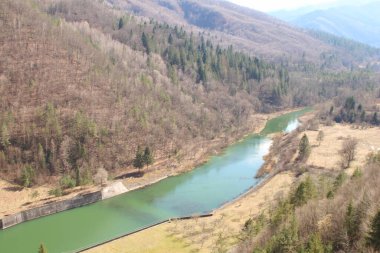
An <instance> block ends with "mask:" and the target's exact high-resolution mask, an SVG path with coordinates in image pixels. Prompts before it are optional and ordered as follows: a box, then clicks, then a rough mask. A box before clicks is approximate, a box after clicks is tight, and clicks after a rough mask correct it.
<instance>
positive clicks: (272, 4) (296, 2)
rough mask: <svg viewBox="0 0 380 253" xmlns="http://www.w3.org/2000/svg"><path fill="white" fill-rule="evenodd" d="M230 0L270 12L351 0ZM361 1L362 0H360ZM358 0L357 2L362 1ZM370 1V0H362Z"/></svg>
mask: <svg viewBox="0 0 380 253" xmlns="http://www.w3.org/2000/svg"><path fill="white" fill-rule="evenodd" d="M229 1H230V2H233V3H236V4H239V5H243V6H246V7H250V8H252V9H255V10H259V11H264V12H270V11H277V10H292V9H299V8H302V7H308V6H326V5H330V4H331V5H334V4H335V3H337V2H339V3H340V4H345V3H348V4H352V3H354V2H356V1H357V0H355V1H352V0H229ZM362 1H363V0H362ZM362 1H358V2H362ZM372 1H373V0H372ZM364 2H370V0H364Z"/></svg>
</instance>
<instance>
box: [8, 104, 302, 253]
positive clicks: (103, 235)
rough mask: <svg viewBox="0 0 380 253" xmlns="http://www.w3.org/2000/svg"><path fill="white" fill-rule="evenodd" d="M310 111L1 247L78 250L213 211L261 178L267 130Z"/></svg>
mask: <svg viewBox="0 0 380 253" xmlns="http://www.w3.org/2000/svg"><path fill="white" fill-rule="evenodd" d="M307 110H308V109H304V110H301V111H297V112H292V113H288V114H285V115H282V116H279V117H277V118H274V119H272V120H269V121H268V122H267V124H266V126H265V128H264V129H263V131H262V132H261V133H260V134H254V135H250V136H248V137H247V138H245V139H244V140H243V141H240V142H238V143H236V144H234V145H231V146H229V147H228V148H226V149H225V151H224V152H223V153H222V154H220V155H218V156H214V157H211V158H210V160H209V161H208V162H207V163H205V164H204V165H202V166H199V167H198V168H196V169H194V170H192V171H190V172H187V173H184V174H181V175H179V176H175V177H170V178H167V179H165V180H162V181H160V182H158V183H156V184H153V185H151V186H148V187H146V188H143V189H139V190H135V191H131V192H128V193H125V194H122V195H119V196H117V197H114V198H111V199H108V200H104V201H100V202H97V203H95V204H92V205H88V206H85V207H81V208H77V209H73V210H69V211H65V212H61V213H58V214H54V215H51V216H47V217H43V218H39V219H36V220H32V221H28V222H25V223H22V224H19V225H16V226H14V227H11V228H9V229H6V230H3V231H0V252H7V253H28V252H31V253H33V252H38V248H39V245H40V243H44V244H45V246H46V248H47V249H48V252H49V253H61V252H76V251H78V250H80V249H84V248H86V247H89V246H92V245H95V244H97V243H101V242H104V241H107V240H110V239H113V238H116V237H118V236H120V235H123V234H126V233H129V232H133V231H136V230H138V229H141V228H143V227H147V226H150V225H152V224H155V223H158V222H160V221H163V220H166V219H169V218H173V217H181V216H189V215H194V214H204V213H209V212H210V211H212V210H214V209H216V208H218V207H220V206H221V205H223V204H225V203H227V202H229V201H231V200H233V199H235V198H237V197H238V196H239V195H241V194H243V193H244V192H246V191H247V190H249V189H250V188H251V187H254V186H256V185H257V184H259V183H260V181H261V179H255V175H256V172H257V171H258V170H259V169H260V167H261V166H262V165H263V163H264V161H263V157H264V156H265V155H266V154H267V153H268V151H269V148H270V145H271V140H270V138H268V137H267V135H269V134H272V133H276V132H281V131H288V132H290V131H292V130H294V129H295V128H296V127H297V126H298V125H299V122H298V120H297V118H298V117H299V116H300V115H302V114H303V113H305V112H306V111H307ZM147 241H149V240H148V239H147Z"/></svg>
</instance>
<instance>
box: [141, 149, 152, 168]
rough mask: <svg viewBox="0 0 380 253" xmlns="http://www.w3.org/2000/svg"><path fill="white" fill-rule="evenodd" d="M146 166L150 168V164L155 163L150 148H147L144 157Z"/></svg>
mask: <svg viewBox="0 0 380 253" xmlns="http://www.w3.org/2000/svg"><path fill="white" fill-rule="evenodd" d="M143 160H144V164H145V165H146V166H149V165H150V164H152V163H153V154H152V152H151V151H150V148H149V147H146V148H145V150H144V156H143Z"/></svg>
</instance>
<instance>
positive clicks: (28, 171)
mask: <svg viewBox="0 0 380 253" xmlns="http://www.w3.org/2000/svg"><path fill="white" fill-rule="evenodd" d="M35 175H36V174H35V171H34V168H33V167H32V166H30V165H28V166H26V167H25V168H24V169H23V170H22V173H21V184H22V185H23V186H24V187H31V186H33V184H34V183H35Z"/></svg>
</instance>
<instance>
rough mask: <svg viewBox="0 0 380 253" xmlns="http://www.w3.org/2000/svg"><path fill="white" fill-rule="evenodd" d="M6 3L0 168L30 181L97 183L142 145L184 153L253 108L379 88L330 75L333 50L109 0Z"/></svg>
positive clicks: (226, 130)
mask: <svg viewBox="0 0 380 253" xmlns="http://www.w3.org/2000/svg"><path fill="white" fill-rule="evenodd" d="M0 7H1V12H0V22H1V34H0V41H1V42H2V44H1V48H0V57H1V59H2V61H1V62H0V70H1V72H0V74H1V75H0V85H1V86H0V87H1V89H0V96H1V98H2V99H1V104H0V127H1V131H0V134H1V135H0V140H1V142H0V169H1V172H0V173H1V176H2V177H3V178H6V179H8V180H11V181H16V182H18V183H19V184H21V185H23V186H26V187H29V186H33V185H35V184H41V183H43V182H47V181H52V182H55V181H58V179H60V182H61V183H60V184H61V186H62V187H63V188H65V187H72V186H75V185H81V184H86V183H91V182H92V176H93V175H94V174H95V173H96V171H97V170H99V169H101V168H104V169H106V170H107V171H109V172H112V173H116V172H120V170H122V169H123V168H126V167H128V166H130V165H132V164H133V159H134V157H135V153H136V151H137V150H138V146H140V147H148V148H149V150H152V151H153V154H154V157H155V158H156V159H173V160H180V159H181V157H183V156H184V155H186V153H184V150H185V149H184V148H185V147H186V146H188V145H190V144H192V145H195V146H196V145H197V143H202V142H204V141H210V140H212V139H215V138H217V137H221V136H229V137H231V138H237V137H238V136H241V135H242V134H244V133H247V132H248V131H250V129H252V124H254V123H252V122H251V120H250V118H251V116H252V115H253V114H254V113H255V112H270V111H274V110H278V109H282V108H287V107H294V106H303V105H310V104H313V103H316V102H320V101H324V100H326V99H329V98H332V97H335V96H336V95H337V93H341V92H347V93H349V92H351V90H352V89H353V90H355V92H356V93H357V94H368V93H367V92H368V91H371V92H372V94H371V95H370V96H371V97H372V98H373V97H375V96H376V95H375V94H378V93H376V92H377V90H378V86H377V85H378V76H377V74H376V73H373V72H371V71H370V70H369V69H365V70H360V69H357V68H355V67H354V66H350V67H348V68H346V67H344V66H343V67H342V68H341V69H340V70H339V71H332V70H334V69H336V65H335V63H336V59H335V58H334V57H333V56H331V57H330V56H326V59H328V61H326V60H325V61H324V63H323V67H322V66H319V65H317V64H316V63H310V64H309V63H308V62H307V61H305V62H304V63H302V64H301V63H299V62H298V63H294V62H293V61H290V60H289V61H283V62H277V61H268V60H263V59H262V58H260V57H258V56H253V55H250V54H247V53H245V52H244V51H242V50H240V48H239V47H236V46H235V45H233V46H232V45H219V43H218V40H216V39H215V37H213V36H212V35H209V34H208V33H207V32H197V33H191V32H189V31H188V30H187V28H186V26H184V27H182V26H179V25H177V26H175V25H169V24H166V23H159V22H157V21H155V20H153V19H146V18H143V17H136V16H134V15H132V14H128V13H125V12H124V11H121V10H120V9H115V8H113V6H109V4H107V2H102V1H89V0H84V1H71V0H63V1H55V0H54V1H53V0H46V1H33V0H30V1H21V0H15V1H11V0H5V1H2V2H1V3H0ZM112 173H111V174H112Z"/></svg>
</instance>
